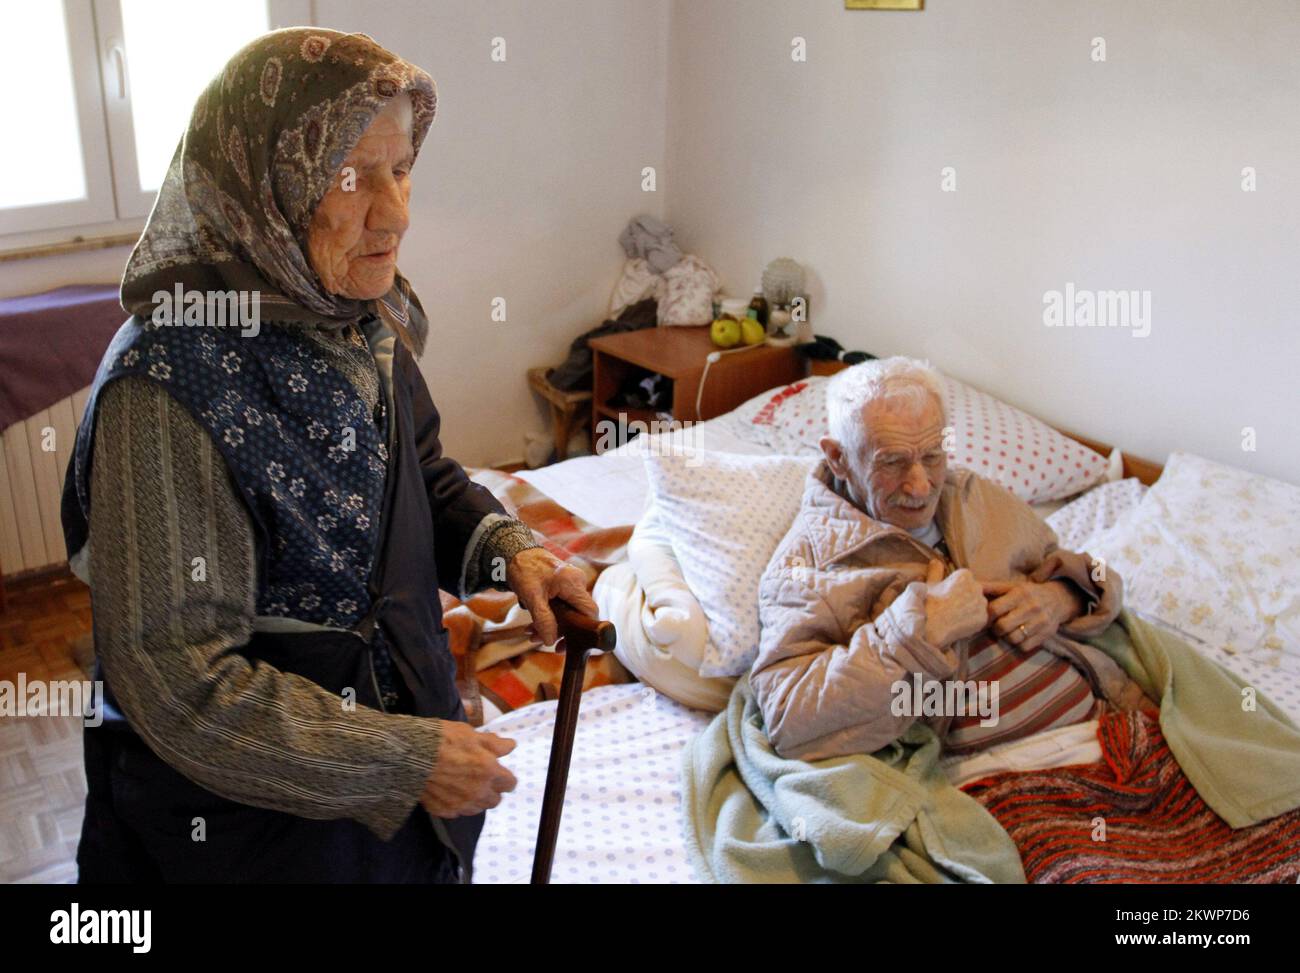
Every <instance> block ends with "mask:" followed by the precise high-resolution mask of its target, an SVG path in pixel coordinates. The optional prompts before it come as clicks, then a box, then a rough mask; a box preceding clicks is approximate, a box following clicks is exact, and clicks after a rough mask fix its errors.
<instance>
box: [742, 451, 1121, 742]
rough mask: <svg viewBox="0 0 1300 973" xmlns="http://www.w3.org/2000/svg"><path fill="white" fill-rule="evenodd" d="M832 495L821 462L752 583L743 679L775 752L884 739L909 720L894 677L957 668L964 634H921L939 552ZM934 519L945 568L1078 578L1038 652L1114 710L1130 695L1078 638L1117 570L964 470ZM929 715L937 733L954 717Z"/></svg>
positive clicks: (1109, 611) (943, 674)
mask: <svg viewBox="0 0 1300 973" xmlns="http://www.w3.org/2000/svg"><path fill="white" fill-rule="evenodd" d="M840 490H841V484H839V483H838V482H837V481H836V480H835V478H834V476H833V474H832V473H831V472H830V470H829V468H828V467H827V465H826V463H825V462H823V463H822V464H821V465H820V466H818V468H817V469H816V470H814V471H813V472H812V473H811V474H810V475H809V477H808V482H807V485H806V487H805V490H804V496H803V501H802V506H801V508H800V510H799V514H798V516H797V517H796V518H795V522H794V524H793V525H792V526H791V528H790V531H789V533H787V534H786V536H785V539H784V540H782V542H781V544H780V545H779V546H778V547H777V549H776V553H775V554H773V556H772V560H771V562H770V563H769V564H768V566H767V570H766V571H765V572H764V574H763V579H762V581H761V583H760V587H759V616H760V621H761V625H762V628H761V634H760V638H759V651H758V658H757V660H756V661H755V663H754V668H753V671H752V672H751V674H750V682H751V684H752V686H753V689H754V694H755V696H756V698H757V700H758V702H759V705H760V706H761V708H762V712H763V718H764V721H765V723H766V726H767V732H768V736H769V737H770V738H771V741H772V744H773V746H774V747H775V748H776V750H777V752H778V753H780V754H781V755H782V756H785V757H791V758H796V757H797V758H802V759H807V760H814V759H819V758H822V757H831V756H839V755H841V754H848V753H870V752H872V751H875V750H877V749H879V748H880V747H883V746H886V745H887V744H889V743H891V742H892V741H894V740H896V739H897V738H898V737H899V736H901V735H902V734H903V732H904V731H905V730H906V729H907V727H908V725H909V724H910V723H911V722H913V719H914V717H908V716H895V715H893V714H892V713H891V712H890V702H891V700H892V690H891V687H892V686H893V684H894V683H895V681H897V680H899V679H905V680H908V681H910V680H911V679H912V674H913V673H917V672H919V673H921V674H922V675H923V677H924V678H926V679H937V680H946V679H963V678H965V674H966V661H967V648H968V646H969V644H970V642H971V641H972V639H964V640H961V641H958V642H955V643H953V645H951V646H947V647H940V646H935V645H931V644H929V643H927V642H926V641H925V639H924V633H925V594H926V585H925V580H924V579H925V576H926V566H927V565H928V564H929V562H930V560H931V559H934V558H940V559H943V558H942V555H941V554H940V553H939V552H937V551H936V550H935V549H934V548H932V547H929V546H928V545H926V544H924V543H922V542H921V541H918V540H916V539H915V538H914V537H913V536H912V535H911V534H909V533H908V532H907V531H906V530H903V529H902V528H899V527H894V526H892V525H890V524H885V523H883V522H881V521H877V520H873V519H872V518H871V517H868V516H867V515H866V514H865V513H863V512H862V511H861V510H860V509H859V508H858V507H856V506H855V505H854V504H853V503H851V502H850V501H848V500H846V499H844V497H843V496H842V495H841V492H840ZM936 517H937V519H938V524H939V527H940V529H941V530H942V532H943V538H944V542H945V543H946V545H947V547H948V552H949V558H948V559H945V560H946V563H947V566H948V572H949V573H950V572H951V571H953V570H956V569H957V568H963V567H964V568H969V569H970V570H971V571H972V572H973V573H974V574H975V576H976V577H977V578H979V579H980V580H988V581H1003V580H1011V579H1020V578H1025V577H1029V578H1031V579H1033V580H1034V581H1046V580H1049V579H1052V578H1067V579H1069V580H1070V581H1072V582H1073V583H1074V584H1075V585H1077V586H1078V588H1079V589H1080V591H1082V592H1083V593H1084V594H1085V595H1086V596H1087V600H1088V606H1089V607H1088V611H1087V613H1086V614H1085V615H1083V616H1081V617H1079V618H1076V619H1074V620H1073V621H1072V622H1069V623H1068V624H1066V625H1064V626H1062V627H1061V629H1060V631H1059V632H1058V633H1057V634H1056V635H1054V636H1053V637H1052V638H1051V639H1049V640H1048V642H1047V643H1046V646H1045V647H1046V648H1048V649H1049V650H1051V651H1052V652H1055V653H1057V654H1058V655H1061V656H1064V657H1065V658H1067V659H1069V660H1070V661H1071V662H1072V663H1073V664H1074V665H1076V666H1077V667H1078V668H1079V669H1080V670H1081V671H1082V672H1083V674H1084V675H1085V676H1086V677H1087V678H1088V680H1089V682H1090V683H1091V684H1092V689H1093V692H1094V694H1096V695H1097V696H1099V697H1101V698H1105V699H1108V700H1110V701H1111V702H1112V703H1114V704H1115V705H1117V706H1119V707H1120V708H1123V709H1131V708H1133V707H1134V706H1136V705H1137V704H1138V703H1139V702H1141V700H1142V694H1141V691H1140V690H1139V689H1138V687H1137V686H1136V684H1134V683H1133V682H1132V681H1131V680H1129V679H1128V677H1127V676H1126V675H1125V674H1124V672H1123V670H1122V669H1121V668H1120V667H1119V666H1118V665H1117V664H1116V663H1115V662H1114V661H1112V660H1111V659H1110V658H1109V657H1108V656H1106V655H1104V654H1103V653H1102V652H1100V651H1099V650H1097V649H1094V648H1093V647H1091V646H1089V645H1085V644H1083V643H1081V642H1079V641H1076V639H1080V638H1086V637H1088V636H1090V635H1094V634H1096V633H1098V632H1100V631H1102V630H1103V629H1104V628H1105V627H1106V626H1107V625H1109V624H1110V623H1111V622H1112V621H1113V620H1114V619H1115V616H1116V615H1118V614H1119V610H1120V601H1121V597H1122V594H1121V591H1122V583H1121V580H1120V577H1119V576H1118V575H1117V574H1116V573H1115V572H1114V571H1112V570H1109V569H1106V570H1104V571H1102V570H1097V567H1098V566H1097V565H1094V564H1093V562H1092V560H1091V559H1090V558H1089V557H1088V556H1087V555H1085V554H1077V553H1074V552H1072V551H1065V550H1062V549H1060V548H1059V547H1058V546H1057V540H1056V535H1055V533H1054V532H1053V531H1052V529H1051V528H1050V527H1048V526H1047V525H1046V524H1045V523H1043V521H1042V520H1041V519H1039V517H1038V516H1037V515H1036V514H1035V513H1034V511H1033V510H1032V509H1030V507H1029V505H1028V504H1026V503H1025V502H1024V501H1022V500H1020V499H1019V498H1018V497H1016V496H1015V495H1014V494H1012V493H1010V492H1009V491H1007V490H1005V489H1003V488H1002V487H1000V486H998V485H997V484H995V483H993V482H992V481H990V480H987V479H985V478H983V477H981V476H977V475H976V474H974V473H971V472H970V471H968V470H949V472H948V476H947V480H946V482H945V483H944V485H943V487H942V493H941V495H940V498H939V506H938V512H937V513H936ZM1096 578H1101V579H1102V580H1096ZM926 721H927V722H928V723H930V724H931V725H932V726H934V728H935V729H936V730H937V731H938V732H939V733H940V735H941V736H942V735H943V734H944V733H946V731H947V727H948V724H949V723H950V722H951V718H948V717H930V718H927V719H926Z"/></svg>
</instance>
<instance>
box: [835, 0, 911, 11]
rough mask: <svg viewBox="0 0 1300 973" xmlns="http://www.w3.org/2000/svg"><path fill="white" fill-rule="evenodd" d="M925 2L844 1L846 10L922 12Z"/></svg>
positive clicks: (892, 0)
mask: <svg viewBox="0 0 1300 973" xmlns="http://www.w3.org/2000/svg"><path fill="white" fill-rule="evenodd" d="M924 7H925V0H844V9H845V10H922V9H924Z"/></svg>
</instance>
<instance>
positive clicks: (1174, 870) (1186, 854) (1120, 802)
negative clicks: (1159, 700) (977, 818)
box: [963, 711, 1300, 883]
mask: <svg viewBox="0 0 1300 973" xmlns="http://www.w3.org/2000/svg"><path fill="white" fill-rule="evenodd" d="M1098 740H1099V742H1100V743H1101V750H1102V760H1101V761H1099V762H1098V763H1095V764H1088V765H1084V766H1076V767H1062V768H1056V769H1052V770H1042V771H1027V772H1012V773H1005V774H997V775H995V776H992V777H986V778H984V779H982V780H978V781H974V782H972V783H971V784H968V785H967V786H966V787H964V788H963V789H964V790H965V791H966V792H967V793H968V794H970V795H971V796H972V797H974V798H975V799H976V800H977V801H979V802H980V803H981V804H983V805H984V807H985V808H986V809H987V810H988V811H989V813H991V814H992V815H993V816H994V817H995V818H996V819H997V821H998V823H999V824H1001V825H1002V827H1003V828H1005V829H1006V830H1007V832H1008V833H1009V834H1010V835H1011V838H1012V840H1013V841H1014V842H1015V843H1016V847H1017V849H1018V850H1019V851H1020V856H1021V859H1022V860H1023V863H1024V868H1025V876H1026V877H1027V878H1028V880H1029V881H1031V882H1039V883H1085V882H1140V883H1157V882H1252V883H1271V882H1295V881H1297V879H1298V878H1300V809H1296V810H1293V811H1289V812H1287V813H1285V814H1282V815H1279V816H1277V817H1274V818H1271V819H1269V820H1267V821H1264V822H1262V823H1260V824H1256V825H1252V826H1250V827H1245V828H1240V829H1237V830H1233V829H1232V828H1230V827H1229V826H1228V824H1227V822H1225V821H1224V820H1223V819H1222V818H1220V817H1219V816H1218V815H1217V814H1215V813H1214V812H1213V811H1212V810H1210V808H1209V807H1208V806H1207V805H1206V804H1205V802H1204V801H1203V800H1201V798H1200V796H1199V795H1198V794H1197V793H1196V790H1195V789H1194V788H1193V787H1192V785H1191V783H1190V782H1189V781H1188V780H1187V777H1186V775H1184V773H1183V771H1182V769H1181V768H1180V767H1179V766H1178V761H1177V760H1175V759H1174V756H1173V754H1172V753H1170V751H1169V747H1168V745H1167V744H1166V743H1165V739H1164V736H1163V735H1162V734H1161V732H1160V726H1159V723H1158V722H1157V721H1156V719H1155V718H1154V717H1153V716H1151V715H1150V714H1147V713H1144V712H1140V711H1135V712H1128V713H1110V714H1107V715H1105V716H1103V717H1102V718H1101V720H1100V729H1099V730H1098Z"/></svg>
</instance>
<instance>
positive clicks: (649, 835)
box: [474, 683, 712, 885]
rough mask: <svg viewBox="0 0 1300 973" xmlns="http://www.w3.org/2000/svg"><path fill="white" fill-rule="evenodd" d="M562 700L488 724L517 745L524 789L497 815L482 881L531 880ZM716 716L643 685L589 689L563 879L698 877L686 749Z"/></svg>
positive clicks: (490, 823)
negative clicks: (688, 825) (685, 788)
mask: <svg viewBox="0 0 1300 973" xmlns="http://www.w3.org/2000/svg"><path fill="white" fill-rule="evenodd" d="M555 708H556V704H555V703H553V702H551V703H536V704H534V705H532V706H525V707H523V708H522V709H518V710H515V711H514V712H511V713H506V714H505V715H504V716H502V717H500V718H498V719H496V720H493V721H492V722H491V723H489V724H487V725H486V726H485V727H484V729H487V730H491V731H492V732H493V733H498V734H501V735H502V736H507V737H510V738H511V739H513V740H515V741H516V743H517V746H516V747H515V749H514V751H512V752H511V753H510V754H509V755H507V756H506V757H504V758H502V761H501V762H502V763H503V764H505V765H506V766H507V767H509V768H510V770H511V771H512V772H513V773H514V775H515V776H516V777H517V778H518V779H519V786H518V787H516V788H515V790H514V791H512V792H511V793H509V794H507V795H506V796H505V798H504V799H503V800H502V801H501V803H500V804H499V805H498V806H497V807H495V808H493V809H492V810H491V811H489V812H488V815H487V823H486V824H485V825H484V827H483V833H482V835H481V836H480V837H479V842H478V850H477V852H476V853H475V855H474V881H475V883H480V884H486V885H497V884H503V883H526V882H528V880H529V877H530V875H531V872H532V867H533V849H534V847H535V843H536V840H537V824H538V820H539V818H540V815H541V808H542V790H543V788H544V787H545V784H546V767H547V762H548V761H549V760H550V753H551V733H552V732H553V729H554V726H555ZM711 718H712V716H711V714H709V713H702V712H700V711H698V710H692V709H687V708H686V707H685V706H682V705H681V704H680V703H675V702H673V701H672V700H671V699H669V698H668V697H667V696H664V695H663V694H662V693H656V692H655V691H654V690H653V689H651V688H650V687H648V686H643V685H641V684H640V683H627V684H622V685H618V686H600V687H598V688H596V689H592V690H589V691H587V692H585V693H583V695H582V708H581V709H580V710H579V711H578V733H577V737H576V739H575V741H574V746H573V762H572V765H571V766H570V768H569V783H568V789H567V791H566V793H565V801H564V814H563V816H562V817H561V819H560V834H559V839H558V841H557V842H556V848H555V862H554V865H553V866H552V868H551V881H552V883H554V884H557V885H558V884H573V883H583V884H589V883H602V884H621V885H627V884H639V883H650V884H679V883H694V882H695V881H696V878H695V875H694V873H693V872H692V869H691V866H690V863H689V862H688V861H687V859H686V843H685V839H684V838H683V830H682V811H681V807H682V799H681V787H680V785H679V776H680V775H679V768H680V765H681V758H682V748H683V747H684V746H686V742H687V741H688V740H689V739H690V738H691V737H692V736H694V735H695V734H696V733H698V732H699V731H700V730H701V729H703V728H704V727H705V726H706V725H707V724H708V722H709V720H710V719H711Z"/></svg>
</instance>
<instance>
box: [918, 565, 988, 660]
mask: <svg viewBox="0 0 1300 973" xmlns="http://www.w3.org/2000/svg"><path fill="white" fill-rule="evenodd" d="M925 583H926V586H927V588H928V591H927V592H926V596H925V640H926V641H927V642H929V643H930V644H931V645H937V646H939V647H940V648H946V647H947V646H949V645H951V644H952V643H953V642H956V641H957V640H958V639H964V638H969V637H970V636H972V635H974V634H975V633H976V632H978V631H980V629H982V628H984V626H985V625H987V624H988V620H989V619H988V605H987V603H986V602H985V601H984V593H983V591H982V590H981V588H980V583H979V582H978V581H976V580H975V575H973V574H971V573H970V571H969V570H967V569H966V568H961V569H960V570H957V571H954V572H953V573H952V574H950V575H949V576H948V577H947V578H944V576H943V562H942V561H931V562H930V567H929V569H928V571H927V574H926V578H925Z"/></svg>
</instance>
